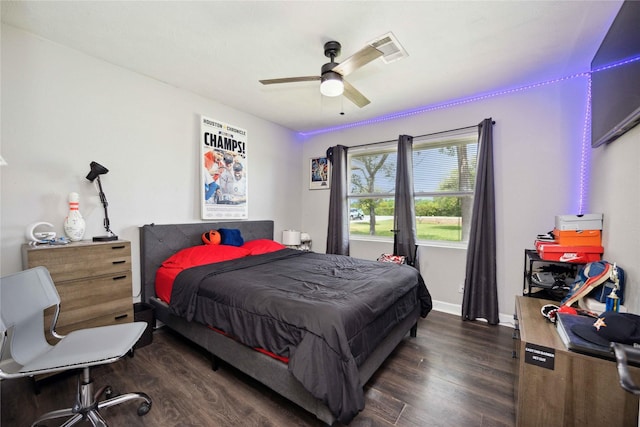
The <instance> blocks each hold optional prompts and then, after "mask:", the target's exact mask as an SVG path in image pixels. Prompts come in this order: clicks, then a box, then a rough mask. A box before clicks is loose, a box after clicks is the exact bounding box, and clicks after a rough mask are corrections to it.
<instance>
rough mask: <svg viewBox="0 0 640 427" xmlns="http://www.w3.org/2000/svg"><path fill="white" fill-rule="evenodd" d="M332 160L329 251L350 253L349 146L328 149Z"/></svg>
mask: <svg viewBox="0 0 640 427" xmlns="http://www.w3.org/2000/svg"><path fill="white" fill-rule="evenodd" d="M327 158H328V159H329V161H330V162H331V194H330V195H329V227H328V229H327V253H328V254H336V255H349V207H348V205H347V170H348V169H347V147H345V146H343V145H336V146H335V147H330V148H329V149H328V150H327Z"/></svg>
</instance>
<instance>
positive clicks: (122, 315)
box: [114, 313, 129, 320]
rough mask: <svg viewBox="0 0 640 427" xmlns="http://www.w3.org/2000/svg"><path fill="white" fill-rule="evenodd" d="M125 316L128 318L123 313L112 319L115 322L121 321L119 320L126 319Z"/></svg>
mask: <svg viewBox="0 0 640 427" xmlns="http://www.w3.org/2000/svg"><path fill="white" fill-rule="evenodd" d="M127 316H129V315H128V314H127V313H125V314H120V315H118V316H116V317H115V318H114V319H115V320H121V319H124V318H125V317H127Z"/></svg>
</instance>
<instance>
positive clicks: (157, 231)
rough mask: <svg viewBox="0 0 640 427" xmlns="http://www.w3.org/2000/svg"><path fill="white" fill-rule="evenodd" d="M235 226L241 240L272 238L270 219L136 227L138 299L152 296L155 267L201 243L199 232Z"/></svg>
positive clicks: (153, 294) (143, 299)
mask: <svg viewBox="0 0 640 427" xmlns="http://www.w3.org/2000/svg"><path fill="white" fill-rule="evenodd" d="M218 228H237V229H239V230H240V233H241V234H242V237H243V239H244V240H245V241H249V240H255V239H273V221H271V220H264V221H224V222H200V223H194V224H148V225H143V226H142V227H140V275H141V282H140V283H141V287H142V301H145V302H148V301H149V299H150V298H152V297H154V296H155V294H156V291H155V279H156V271H157V270H158V268H159V267H160V265H162V262H163V261H164V260H165V259H167V258H169V257H170V256H171V255H173V254H175V253H176V252H178V251H179V250H180V249H184V248H188V247H190V246H196V245H201V244H202V238H201V236H202V233H204V232H205V231H209V230H217V229H218Z"/></svg>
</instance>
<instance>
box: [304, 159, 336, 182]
mask: <svg viewBox="0 0 640 427" xmlns="http://www.w3.org/2000/svg"><path fill="white" fill-rule="evenodd" d="M330 178H331V164H330V163H329V159H328V158H326V157H313V158H312V159H310V160H309V189H310V190H328V189H329V181H330Z"/></svg>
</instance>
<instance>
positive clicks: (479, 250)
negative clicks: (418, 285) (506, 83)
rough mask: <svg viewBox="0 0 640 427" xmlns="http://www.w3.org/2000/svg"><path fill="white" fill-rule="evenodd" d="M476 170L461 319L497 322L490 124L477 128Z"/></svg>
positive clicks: (486, 120) (491, 125)
mask: <svg viewBox="0 0 640 427" xmlns="http://www.w3.org/2000/svg"><path fill="white" fill-rule="evenodd" d="M478 135H479V137H478V142H479V143H480V152H479V153H478V170H477V176H476V191H475V196H474V199H473V217H472V220H471V232H470V235H469V248H468V249H467V268H466V277H465V280H464V295H463V298H462V318H463V319H464V320H475V319H477V318H482V319H485V320H486V321H487V322H489V324H491V325H497V324H498V323H499V321H500V319H499V314H498V287H497V283H496V215H495V192H494V185H493V121H492V120H491V119H484V120H483V121H482V123H480V124H479V125H478Z"/></svg>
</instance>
